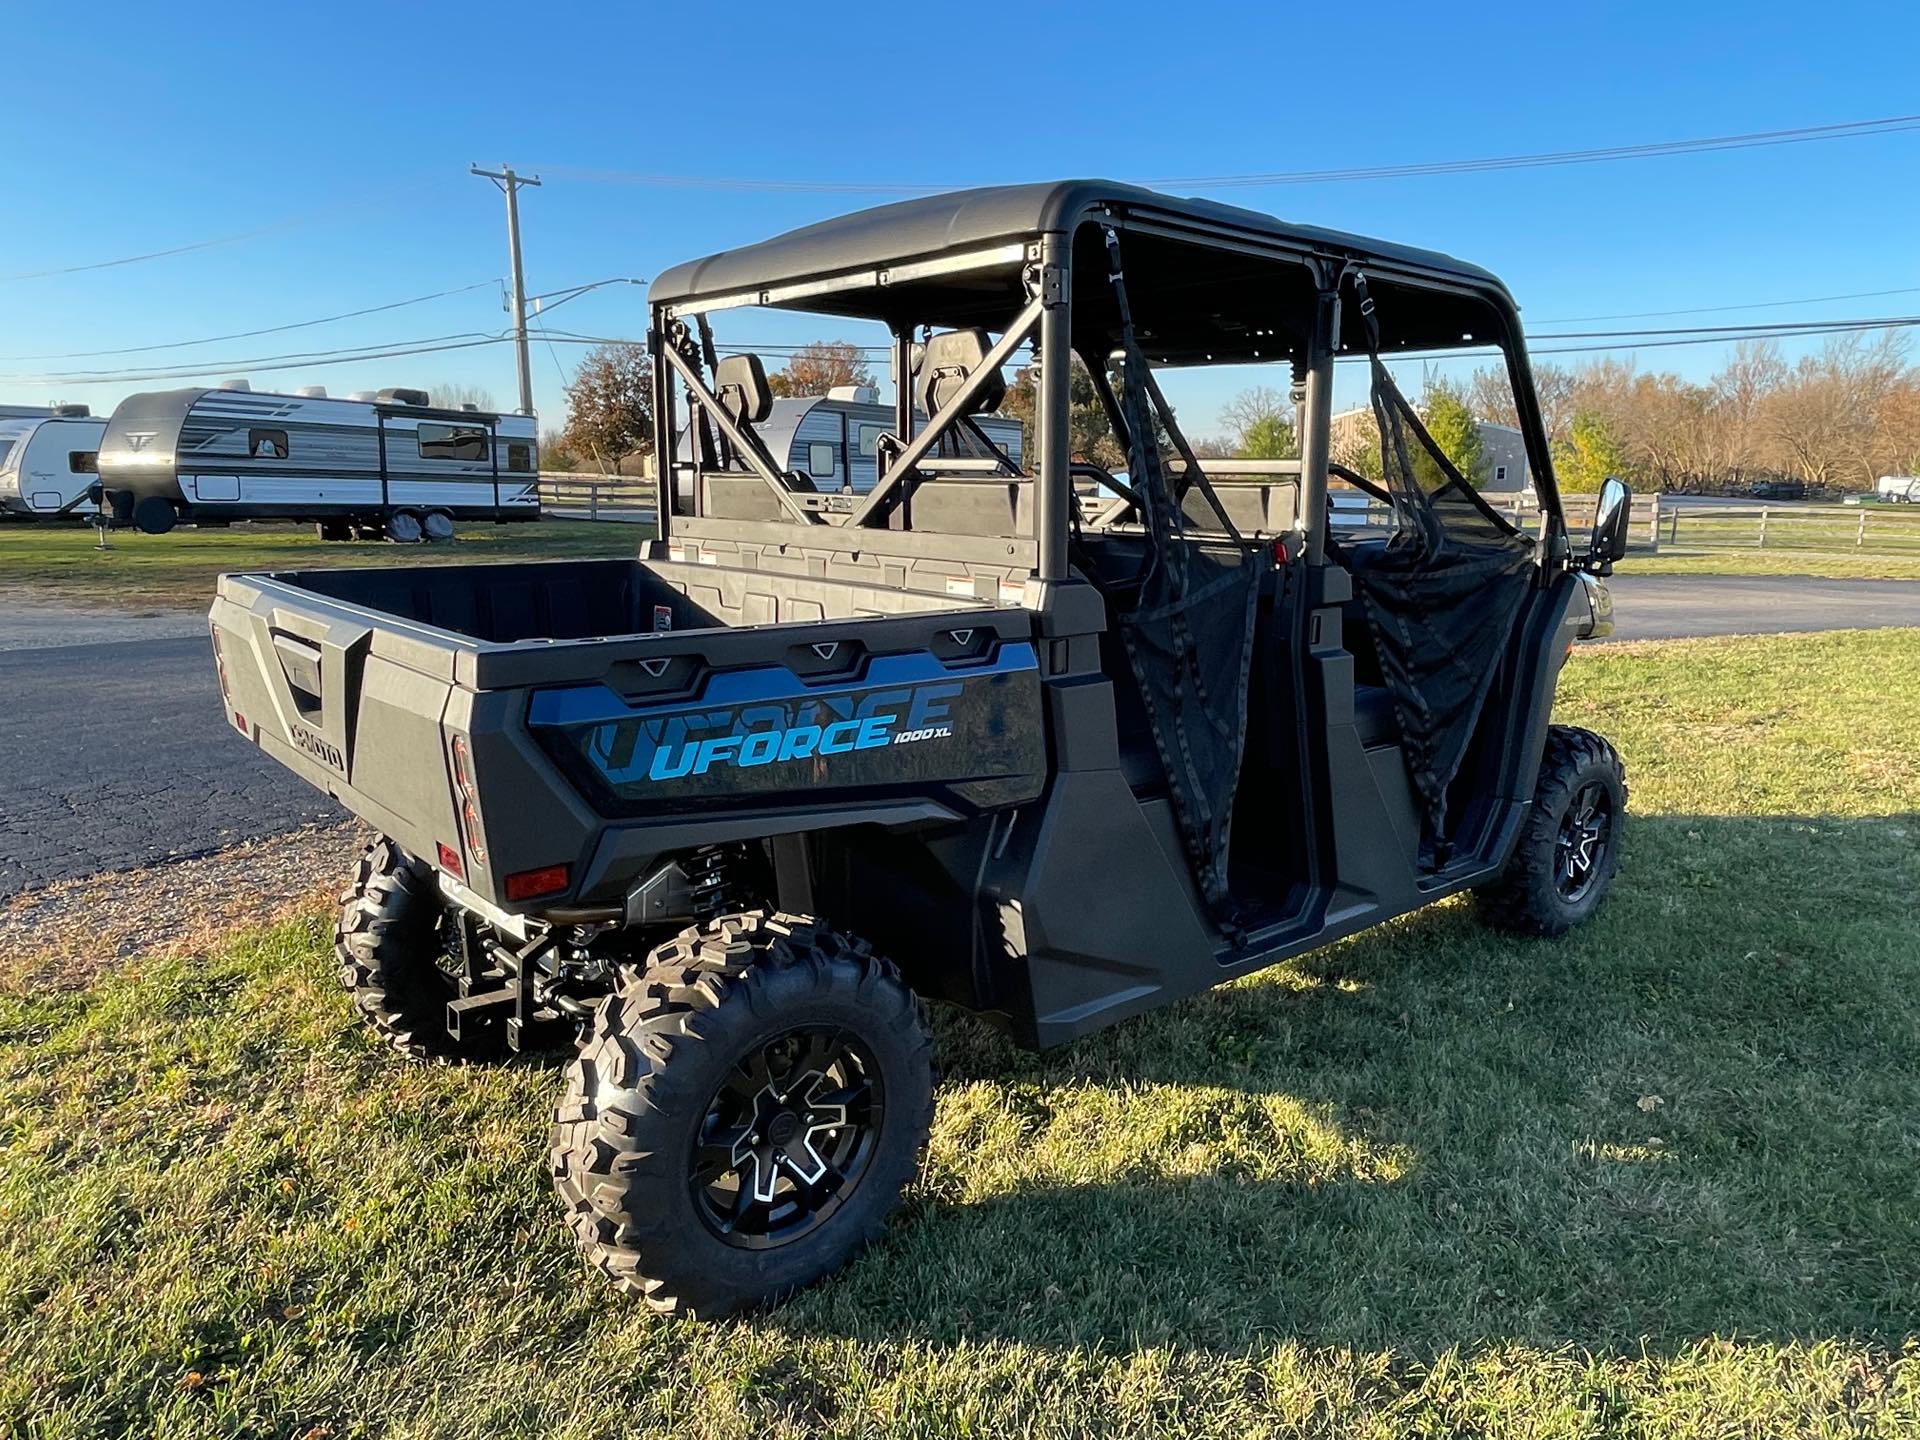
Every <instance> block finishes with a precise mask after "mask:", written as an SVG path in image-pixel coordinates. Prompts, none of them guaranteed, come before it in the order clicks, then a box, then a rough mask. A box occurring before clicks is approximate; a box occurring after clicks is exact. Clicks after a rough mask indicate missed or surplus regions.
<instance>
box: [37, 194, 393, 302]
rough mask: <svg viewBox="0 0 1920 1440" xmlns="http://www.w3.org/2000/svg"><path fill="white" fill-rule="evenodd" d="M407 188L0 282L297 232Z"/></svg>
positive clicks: (113, 265)
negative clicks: (161, 247)
mask: <svg viewBox="0 0 1920 1440" xmlns="http://www.w3.org/2000/svg"><path fill="white" fill-rule="evenodd" d="M406 188H409V187H408V186H391V187H388V188H387V189H384V190H378V191H375V192H373V193H371V194H368V195H365V196H363V197H362V198H360V199H358V200H349V201H343V202H342V203H340V204H338V205H334V206H331V207H329V208H328V209H325V210H311V211H308V212H306V213H304V214H300V215H290V216H288V217H287V218H286V219H284V220H276V221H274V222H273V223H272V224H271V225H262V226H259V227H258V228H256V229H252V230H240V231H236V232H234V233H233V234H231V235H216V236H214V237H213V238H212V239H210V240H195V241H192V242H190V243H189V244H186V245H172V246H169V247H167V248H166V249H164V250H146V251H143V252H141V253H140V254H138V255H122V256H119V257H118V258H116V259H112V260H90V261H88V262H87V263H85V264H83V265H58V266H54V267H53V268H51V269H47V270H23V271H20V272H19V273H17V274H13V275H0V282H5V281H10V280H46V279H49V278H51V277H53V276H56V275H81V274H85V273H86V272H88V271H92V270H113V269H116V268H118V267H119V266H122V265H139V264H142V263H144V262H145V261H148V260H164V259H166V258H167V257H169V256H172V255H189V254H192V253H193V252H194V251H196V250H212V249H214V248H216V247H217V246H221V245H237V244H239V243H240V242H241V241H243V240H257V239H258V238H259V237H260V236H262V235H274V234H278V233H279V232H280V231H282V230H292V229H296V228H298V227H299V226H302V225H311V224H313V223H314V222H315V221H316V220H330V219H333V218H334V217H336V216H338V215H339V213H340V212H341V211H342V210H345V209H354V208H358V207H361V206H365V205H371V204H373V203H374V202H376V201H378V200H384V199H385V198H386V197H387V196H389V195H392V194H394V193H395V192H396V191H397V190H401V189H406Z"/></svg>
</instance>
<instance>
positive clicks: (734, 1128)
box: [553, 912, 933, 1320]
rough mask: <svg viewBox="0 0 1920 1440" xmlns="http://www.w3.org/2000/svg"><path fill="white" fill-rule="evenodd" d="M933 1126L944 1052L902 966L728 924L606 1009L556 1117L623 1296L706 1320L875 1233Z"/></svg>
mask: <svg viewBox="0 0 1920 1440" xmlns="http://www.w3.org/2000/svg"><path fill="white" fill-rule="evenodd" d="M932 1119H933V1040H932V1036H931V1035H930V1034H929V1032H928V1029H927V1020H926V1012H925V1010H924V1008H923V1007H922V1006H921V1004H920V1001H919V999H918V998H917V997H916V996H915V995H914V994H913V992H912V991H911V990H909V989H908V988H907V986H906V984H905V982H903V981H902V980H901V978H900V972H899V971H898V970H896V969H895V968H894V967H893V966H892V965H891V964H890V963H889V962H887V961H885V960H883V959H880V958H879V957H877V956H875V955H874V954H873V952H872V950H871V949H870V948H869V947H868V946H867V945H866V944H865V942H863V941H860V940H856V939H853V938H851V937H849V936H843V935H838V934H835V933H834V932H833V931H831V930H827V929H825V928H824V927H821V926H818V925H816V924H814V922H812V921H811V920H809V919H807V918H805V917H803V916H798V915H782V914H771V915H770V914H766V913H764V912H754V913H750V914H745V915H734V916H728V917H725V918H723V919H720V920H717V921H714V922H712V923H711V924H708V925H704V926H698V927H695V928H693V929H690V930H687V931H685V932H684V933H682V934H681V935H680V937H679V938H678V939H676V940H673V941H670V942H668V943H667V944H665V945H662V946H660V947H659V948H658V949H656V950H655V951H654V952H653V955H652V956H651V957H650V962H649V965H648V967H647V969H646V970H645V971H644V972H643V973H640V974H632V975H630V976H629V978H628V979H627V980H626V981H625V982H624V983H623V984H622V985H621V986H620V988H619V989H618V990H617V991H616V992H615V993H614V994H612V995H610V996H608V997H607V998H606V999H604V1000H602V1001H601V1002H600V1004H599V1006H598V1008H597V1009H596V1010H595V1012H594V1017H593V1021H592V1024H591V1025H590V1027H589V1029H588V1031H587V1034H586V1036H585V1037H584V1038H583V1039H582V1041H581V1045H580V1052H579V1055H578V1057H577V1058H576V1059H575V1060H574V1062H573V1064H572V1065H571V1066H570V1067H569V1068H568V1071H567V1090H566V1095H565V1097H564V1098H563V1099H562V1100H561V1102H560V1104H559V1106H558V1107H557V1108H556V1109H555V1111H554V1127H553V1174H554V1185H555V1188H556V1189H557V1190H558V1191H559V1193H560V1198H561V1200H562V1202H563V1203H564V1204H565V1205H566V1207H567V1211H568V1221H569V1223H570V1225H571V1226H572V1229H573V1232H574V1238H575V1239H576V1240H577V1241H578V1242H579V1245H580V1248H581V1249H582V1250H583V1251H584V1252H585V1254H586V1257H587V1259H588V1261H589V1263H591V1264H592V1265H593V1266H595V1267H596V1268H597V1269H598V1270H600V1271H601V1273H602V1274H604V1275H605V1276H606V1277H607V1278H608V1279H609V1280H611V1281H612V1282H613V1284H614V1286H615V1287H616V1288H617V1289H619V1290H621V1291H623V1292H625V1293H626V1294H629V1295H634V1296H637V1297H639V1298H641V1299H643V1300H645V1301H646V1303H647V1304H648V1305H649V1306H650V1307H651V1308H652V1309H654V1310H657V1311H660V1312H662V1313H665V1314H673V1315H685V1316H691V1317H693V1318H695V1319H701V1320H711V1319H714V1318H716V1317H718V1316H722V1315H729V1314H732V1313H734V1312H736V1311H738V1310H743V1309H747V1308H750V1307H752V1306H757V1305H763V1304H767V1303H770V1302H772V1301H775V1300H778V1299H780V1298H781V1297H783V1296H785V1295H788V1294H791V1293H792V1292H793V1291H795V1290H798V1289H800V1288H801V1287H802V1286H805V1285H810V1284H812V1283H813V1282H814V1281H816V1280H819V1279H821V1278H822V1277H823V1276H826V1275H829V1274H831V1273H833V1272H834V1271H836V1270H838V1269H839V1268H840V1267H841V1266H842V1265H844V1264H845V1263H846V1262H847V1261H848V1260H849V1259H850V1258H851V1257H852V1256H853V1255H854V1254H855V1253H856V1252H857V1251H858V1250H860V1249H861V1248H862V1247H863V1246H865V1245H866V1244H867V1243H868V1242H870V1241H871V1240H873V1239H874V1238H875V1237H876V1236H877V1235H879V1233H880V1231H881V1229H882V1226H883V1224H884V1222H885V1220H886V1217H887V1215H888V1213H889V1212H890V1211H891V1210H892V1209H893V1208H894V1206H895V1204H896V1203H897V1202H898V1200H899V1198H900V1193H901V1191H902V1189H904V1188H905V1186H906V1184H907V1182H908V1181H909V1180H911V1179H912V1178H913V1176H914V1174H915V1173H916V1171H917V1170H918V1168H919V1157H920V1152H921V1149H922V1147H923V1146H924V1145H925V1143H926V1139H927V1132H928V1130H929V1128H930V1126H931V1124H932ZM763 1197H765V1198H763Z"/></svg>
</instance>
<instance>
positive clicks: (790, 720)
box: [588, 681, 964, 784]
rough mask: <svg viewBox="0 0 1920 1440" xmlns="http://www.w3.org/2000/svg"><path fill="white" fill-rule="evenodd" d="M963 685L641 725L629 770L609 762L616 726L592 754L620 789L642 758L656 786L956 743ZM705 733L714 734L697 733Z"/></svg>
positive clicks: (592, 744)
mask: <svg viewBox="0 0 1920 1440" xmlns="http://www.w3.org/2000/svg"><path fill="white" fill-rule="evenodd" d="M963 688H964V687H963V686H962V685H961V684H960V683H959V682H958V681H945V682H942V683H938V684H932V685H916V686H913V687H912V688H911V689H902V690H875V691H869V692H868V693H867V694H865V695H862V696H860V697H858V699H857V700H855V699H853V698H852V697H822V698H819V699H805V700H801V701H799V702H798V703H792V702H787V703H782V702H777V701H776V702H769V703H766V704H761V705H748V706H743V707H742V708H740V709H738V710H734V711H722V712H717V713H714V712H708V713H695V714H691V715H671V716H668V717H666V718H664V719H661V720H657V721H650V722H645V723H643V724H642V726H641V727H640V728H641V732H642V733H641V735H640V736H639V737H637V738H638V739H639V740H640V741H641V742H642V743H640V744H637V745H635V746H634V750H633V754H632V756H631V757H630V758H629V759H628V760H627V762H626V763H625V764H624V765H616V764H613V763H607V762H611V761H612V760H613V758H614V757H613V755H612V753H611V747H612V745H613V743H614V742H615V741H616V739H617V737H616V735H615V734H613V733H611V727H607V728H603V729H602V730H601V731H600V732H598V733H596V735H595V736H594V738H593V742H590V744H589V747H588V749H589V754H591V755H593V757H594V759H595V761H596V763H600V765H601V771H602V773H603V774H605V775H606V777H607V778H608V779H609V780H611V781H613V782H614V783H615V784H620V783H623V782H626V781H631V780H633V779H636V778H638V775H639V773H640V770H641V760H642V756H643V755H644V757H645V772H646V777H647V779H649V780H652V781H656V782H657V781H661V780H678V779H681V778H682V777H684V776H688V775H704V774H706V773H707V771H709V770H711V769H712V768H713V767H714V766H716V765H719V766H723V767H726V768H730V769H750V768H752V767H753V766H756V765H777V764H781V763H783V762H786V761H791V760H805V759H808V758H809V757H812V756H815V755H843V754H846V753H847V752H848V751H852V750H877V749H879V748H881V747H882V746H887V745H911V744H916V743H918V742H920V741H923V740H948V739H952V738H953V726H952V725H951V724H950V723H948V706H949V705H950V704H951V703H952V701H953V700H954V698H955V697H956V696H958V695H959V694H960V692H961V690H962V689H963ZM790 705H791V708H790ZM848 710H851V711H852V713H851V714H848V713H846V712H847V711H848ZM703 730H704V731H708V732H709V733H706V734H704V735H702V734H700V733H697V732H699V731H703ZM714 732H717V733H714ZM648 741H651V744H648V743H645V742H648ZM603 747H604V748H603Z"/></svg>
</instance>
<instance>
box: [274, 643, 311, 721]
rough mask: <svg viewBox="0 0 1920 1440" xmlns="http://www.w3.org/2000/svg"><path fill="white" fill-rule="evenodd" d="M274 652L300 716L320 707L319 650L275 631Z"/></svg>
mask: <svg viewBox="0 0 1920 1440" xmlns="http://www.w3.org/2000/svg"><path fill="white" fill-rule="evenodd" d="M273 649H274V653H275V654H276V655H278V656H279V657H280V673H281V674H283V675H285V676H286V677H287V685H288V687H289V688H290V689H291V690H292V691H293V703H294V705H295V707H296V708H297V709H298V710H299V711H300V713H301V714H302V715H311V714H313V713H314V712H315V711H317V710H319V708H320V647H319V646H318V645H310V644H308V643H307V642H306V641H305V640H296V639H295V638H294V637H293V636H291V635H283V634H280V633H279V632H278V631H276V632H274V636H273Z"/></svg>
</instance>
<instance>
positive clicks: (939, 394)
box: [914, 330, 1007, 416]
mask: <svg viewBox="0 0 1920 1440" xmlns="http://www.w3.org/2000/svg"><path fill="white" fill-rule="evenodd" d="M991 348H992V347H991V346H990V345H988V344H987V332H986V331H984V330H948V331H946V332H945V333H944V334H940V335H929V336H928V337H927V343H926V353H925V354H924V355H923V356H922V357H921V360H920V365H919V368H918V370H917V372H916V373H915V376H914V392H915V397H916V398H917V399H918V400H919V402H920V408H921V409H923V410H925V411H926V412H927V414H928V415H929V416H931V415H934V414H936V413H937V412H938V411H939V409H940V407H941V406H942V405H944V404H945V403H946V402H947V401H949V400H951V399H952V398H953V397H954V396H955V395H956V394H958V393H959V391H960V387H961V386H962V385H964V384H966V383H967V377H968V376H969V375H971V374H973V372H974V371H976V370H978V369H979V368H980V367H981V365H983V364H984V363H985V362H986V358H987V351H988V350H990V349H991ZM1006 396H1007V380H1006V376H1004V375H1002V374H1001V373H1000V372H999V371H998V370H995V371H994V372H993V374H992V376H991V377H989V378H988V380H987V382H986V384H984V385H982V386H981V387H980V391H979V393H978V394H976V395H975V396H974V397H973V403H972V404H970V405H968V406H967V408H966V412H965V413H967V414H968V415H980V414H984V413H985V412H987V411H989V410H993V409H996V408H998V406H999V404H1000V402H1001V401H1002V400H1004V399H1006Z"/></svg>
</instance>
